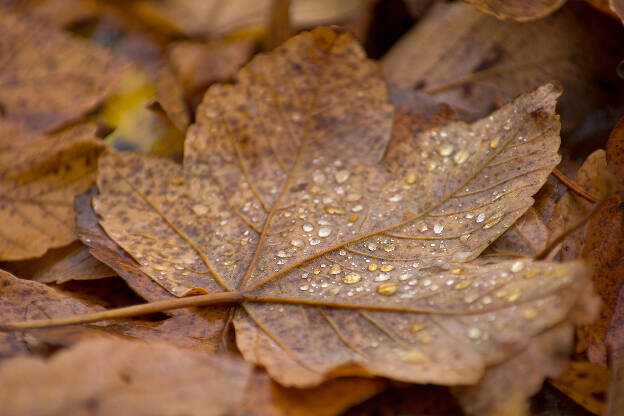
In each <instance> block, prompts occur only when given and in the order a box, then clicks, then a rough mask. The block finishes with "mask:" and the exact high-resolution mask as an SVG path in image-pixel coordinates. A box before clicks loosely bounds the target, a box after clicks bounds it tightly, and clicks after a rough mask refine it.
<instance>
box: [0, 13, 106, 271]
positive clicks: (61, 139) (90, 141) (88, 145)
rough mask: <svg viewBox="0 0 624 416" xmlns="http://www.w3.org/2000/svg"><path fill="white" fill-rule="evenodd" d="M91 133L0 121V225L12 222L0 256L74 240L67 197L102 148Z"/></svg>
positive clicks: (88, 180) (84, 181)
mask: <svg viewBox="0 0 624 416" xmlns="http://www.w3.org/2000/svg"><path fill="white" fill-rule="evenodd" d="M0 13H1V12H0ZM0 94H2V93H1V92H0ZM94 133H95V127H94V126H78V127H75V128H72V129H71V130H68V131H65V132H63V133H59V134H57V135H54V136H44V135H38V134H33V133H30V132H28V131H26V130H24V129H23V128H21V127H20V126H17V125H14V124H12V123H9V122H6V121H0V195H2V196H1V197H0V223H2V224H11V226H10V227H3V229H2V230H1V231H0V259H1V260H21V259H26V258H32V257H37V256H41V255H42V254H44V253H45V252H46V250H48V249H49V248H53V247H60V246H64V245H66V244H68V243H71V242H72V241H74V240H75V239H76V234H75V229H74V228H75V227H74V216H75V214H74V210H73V207H72V201H73V198H74V196H76V195H78V194H80V193H82V192H84V191H85V190H86V189H87V188H88V187H89V186H90V185H91V184H92V183H93V180H94V178H95V170H96V168H97V158H98V155H99V154H100V153H101V151H102V150H103V145H102V143H101V142H100V141H99V140H96V139H95V138H94Z"/></svg>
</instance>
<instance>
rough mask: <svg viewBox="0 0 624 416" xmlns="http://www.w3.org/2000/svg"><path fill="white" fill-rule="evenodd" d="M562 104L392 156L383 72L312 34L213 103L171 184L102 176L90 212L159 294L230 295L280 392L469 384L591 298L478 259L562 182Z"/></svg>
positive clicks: (550, 269)
mask: <svg viewBox="0 0 624 416" xmlns="http://www.w3.org/2000/svg"><path fill="white" fill-rule="evenodd" d="M559 93H560V91H559V89H558V88H557V87H556V86H555V85H553V84H547V85H545V86H543V87H540V88H539V89H537V90H535V91H534V92H532V93H529V94H526V95H523V96H521V97H519V98H518V99H517V100H515V101H514V102H512V103H510V104H508V105H506V106H504V107H503V108H501V109H500V110H498V111H497V112H495V113H493V114H492V115H491V116H490V117H488V118H485V119H483V120H480V121H477V122H475V123H473V124H466V123H461V122H458V123H452V124H449V125H447V126H445V127H444V128H440V129H435V130H431V131H429V132H426V133H423V134H419V135H416V136H414V137H411V138H408V139H407V140H404V141H400V142H399V143H398V144H397V145H396V146H394V147H392V148H390V149H389V150H388V152H387V153H386V152H385V151H386V146H387V143H388V140H389V138H390V132H391V128H392V106H390V105H389V104H388V102H387V97H386V95H387V93H386V86H385V83H384V81H383V79H382V78H381V77H380V76H379V72H378V69H377V67H376V66H375V65H374V64H373V63H372V62H370V61H367V60H366V59H365V57H364V53H363V51H362V50H361V48H360V47H359V46H358V45H357V43H356V42H355V41H354V40H353V38H352V37H351V36H350V35H346V34H340V33H337V32H335V31H334V30H331V29H323V28H322V29H317V30H315V31H313V32H309V33H304V34H302V35H299V36H297V37H296V38H293V39H292V40H290V41H289V42H287V43H286V44H285V45H284V46H282V47H281V48H278V49H277V50H276V51H275V52H273V53H272V54H270V55H261V56H258V57H256V58H255V59H254V60H253V61H252V62H251V63H250V64H249V65H248V66H247V67H245V68H244V69H243V70H242V71H241V72H240V74H239V76H238V80H237V84H236V85H218V86H214V87H212V88H211V89H210V90H209V91H208V92H207V94H206V96H205V98H204V101H203V103H202V105H201V106H200V108H199V109H198V113H197V123H196V124H195V125H193V126H191V128H190V129H189V132H188V134H187V139H186V145H185V146H186V148H185V156H184V165H183V167H180V166H178V165H176V164H175V163H173V162H170V161H167V160H161V159H154V158H149V157H146V156H142V155H138V154H130V153H128V154H116V153H109V154H107V155H105V156H104V157H103V158H101V163H100V168H101V169H100V175H99V178H98V187H99V189H100V194H99V195H98V196H97V197H95V198H94V200H93V206H94V208H95V211H96V212H97V213H98V214H100V215H101V217H102V220H101V222H100V224H101V226H102V227H103V229H104V230H105V231H106V233H107V234H108V235H109V236H110V237H111V238H112V239H113V240H114V241H115V242H116V243H117V244H119V245H120V246H121V247H122V248H123V249H124V250H125V251H126V252H127V253H128V254H130V255H131V256H132V257H133V258H134V259H135V260H136V261H137V263H138V264H139V265H140V269H141V270H142V271H143V272H144V273H145V274H147V275H149V276H150V277H151V278H152V279H154V280H155V281H156V282H158V283H159V284H160V285H162V286H163V287H164V288H166V289H167V290H168V291H170V292H171V293H173V294H175V295H177V296H184V295H188V294H191V293H198V292H199V293H201V292H204V293H205V292H208V293H209V292H215V291H217V292H218V291H234V290H238V291H240V292H241V293H242V294H243V296H244V297H245V300H244V302H243V303H242V304H241V306H240V307H239V308H238V309H237V310H236V312H235V315H234V317H233V320H234V324H235V327H236V334H237V344H238V346H239V348H240V350H241V352H242V353H243V355H244V356H245V358H247V359H248V360H250V361H254V362H257V363H259V364H261V365H263V366H265V367H266V368H267V370H268V371H269V373H270V374H271V375H272V377H274V378H275V379H276V380H278V381H279V382H280V383H282V384H285V385H296V386H308V385H314V384H317V383H319V382H320V381H322V380H323V379H324V378H326V377H330V376H335V375H338V374H362V373H365V374H370V373H373V374H378V375H384V376H388V377H392V378H396V379H401V380H406V381H411V382H419V383H439V384H474V383H476V382H477V381H478V380H479V379H480V378H481V376H482V375H483V371H484V369H485V368H486V367H488V366H491V365H494V364H497V363H500V362H502V361H504V360H506V359H508V358H510V357H511V356H514V355H515V354H517V353H518V352H520V351H521V350H522V349H523V348H524V347H526V346H527V345H528V344H530V343H531V341H532V337H533V336H535V335H537V334H540V333H543V332H544V331H547V330H548V329H549V328H551V327H554V326H556V325H557V324H560V323H563V325H569V322H570V320H569V317H568V315H569V312H570V309H571V308H572V307H573V306H574V305H575V304H577V302H578V300H579V296H580V294H581V292H582V291H583V289H585V288H586V284H587V281H586V278H585V275H586V271H585V269H584V267H583V266H582V265H581V264H579V263H566V264H559V263H547V262H536V261H533V260H530V259H521V260H516V261H485V260H482V259H476V258H477V256H478V255H479V253H481V252H482V251H483V250H484V249H485V248H486V247H487V246H488V245H489V244H490V243H491V242H492V241H493V240H495V239H496V238H497V237H498V236H499V235H501V234H502V233H503V232H504V231H505V230H506V229H507V228H508V227H509V226H510V225H512V224H513V223H514V221H515V220H516V219H517V218H519V217H520V216H521V215H522V214H523V213H524V211H525V210H526V209H527V208H528V207H529V206H530V205H531V204H532V198H531V195H532V194H534V193H535V192H536V191H537V190H538V189H539V188H540V186H541V185H542V184H543V183H544V181H545V179H546V177H547V175H548V174H549V173H550V171H551V169H552V168H553V167H554V166H555V165H556V164H557V163H558V162H559V156H558V155H557V148H558V145H559V136H558V132H559V122H558V117H557V116H556V115H555V114H554V106H555V100H556V98H557V96H558V95H559ZM572 321H573V320H572ZM540 374H542V373H541V372H540Z"/></svg>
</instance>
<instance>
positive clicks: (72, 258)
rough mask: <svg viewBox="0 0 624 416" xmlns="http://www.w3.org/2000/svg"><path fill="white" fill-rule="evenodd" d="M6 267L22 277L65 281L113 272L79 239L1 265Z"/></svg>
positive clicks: (105, 275) (47, 280)
mask: <svg viewBox="0 0 624 416" xmlns="http://www.w3.org/2000/svg"><path fill="white" fill-rule="evenodd" d="M2 268H3V269H4V270H6V271H9V272H11V273H13V274H14V275H16V276H19V277H21V278H23V279H32V280H35V281H37V282H41V283H59V284H60V283H65V282H68V281H70V280H93V279H102V278H105V277H112V276H115V275H116V274H115V272H114V271H113V270H112V269H111V268H110V267H108V266H106V265H105V264H104V263H102V262H99V261H98V260H97V259H96V258H95V257H93V256H92V255H91V254H89V250H88V248H87V247H85V246H84V245H83V244H81V243H80V242H74V243H72V244H70V245H68V246H65V247H61V248H58V249H51V250H48V252H47V253H46V254H45V255H44V256H43V257H39V258H36V259H31V260H24V261H18V262H10V263H5V264H3V265H2Z"/></svg>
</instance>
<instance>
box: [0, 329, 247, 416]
mask: <svg viewBox="0 0 624 416" xmlns="http://www.w3.org/2000/svg"><path fill="white" fill-rule="evenodd" d="M251 370H252V368H251V366H250V365H249V364H247V363H245V362H243V361H241V360H236V359H233V358H230V357H226V356H210V355H206V354H202V353H198V352H194V351H188V350H182V349H177V348H175V347H172V346H170V345H167V344H163V343H150V344H145V343H142V342H130V341H124V340H119V339H116V340H113V339H95V340H90V341H85V342H83V343H80V344H78V345H76V346H75V347H73V348H71V349H69V350H66V351H61V352H59V353H57V354H55V355H54V356H53V357H52V358H50V359H49V360H43V359H41V358H36V357H24V358H21V357H20V358H13V359H10V360H6V361H3V362H2V363H0V384H1V385H2V386H3V388H2V390H0V413H2V414H3V415H7V416H14V415H15V416H17V415H19V416H28V415H41V414H46V415H51V416H52V415H59V416H60V415H69V414H71V415H111V414H115V415H119V416H122V415H137V414H144V415H147V414H150V415H155V414H158V415H163V416H165V415H172V416H173V415H181V414H198V413H197V412H198V409H201V414H202V415H223V414H226V413H228V412H229V411H230V410H232V409H233V408H234V407H235V406H236V405H237V404H238V403H239V402H240V401H241V400H242V398H243V393H244V391H245V386H246V385H247V383H248V381H249V379H250V376H251Z"/></svg>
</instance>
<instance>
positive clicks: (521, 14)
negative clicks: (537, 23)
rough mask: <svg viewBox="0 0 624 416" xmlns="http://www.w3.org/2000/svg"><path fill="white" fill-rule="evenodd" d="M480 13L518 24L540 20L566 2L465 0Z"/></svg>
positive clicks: (546, 0) (551, 0)
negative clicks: (515, 21) (514, 21)
mask: <svg viewBox="0 0 624 416" xmlns="http://www.w3.org/2000/svg"><path fill="white" fill-rule="evenodd" d="M465 1H466V3H470V4H472V5H473V6H475V7H476V8H477V9H479V10H481V11H482V12H485V13H489V14H492V15H494V16H496V17H498V18H499V19H513V20H517V21H519V22H526V21H530V20H535V19H540V18H542V17H545V16H548V15H549V14H551V13H553V12H554V11H555V10H557V9H558V8H560V7H561V6H563V4H564V3H565V2H566V0H465Z"/></svg>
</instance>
